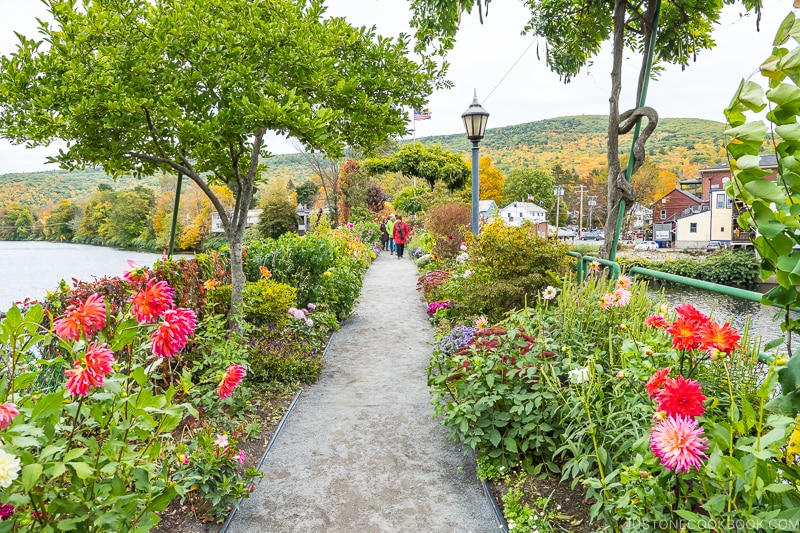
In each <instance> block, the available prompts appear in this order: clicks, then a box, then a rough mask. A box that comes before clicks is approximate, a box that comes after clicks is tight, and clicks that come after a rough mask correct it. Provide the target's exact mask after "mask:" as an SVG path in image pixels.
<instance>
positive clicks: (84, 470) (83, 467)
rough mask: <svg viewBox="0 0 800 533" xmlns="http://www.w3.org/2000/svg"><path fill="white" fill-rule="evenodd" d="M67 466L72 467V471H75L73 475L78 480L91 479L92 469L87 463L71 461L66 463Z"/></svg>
mask: <svg viewBox="0 0 800 533" xmlns="http://www.w3.org/2000/svg"><path fill="white" fill-rule="evenodd" d="M67 465H69V466H71V467H72V469H73V470H74V471H75V474H77V476H78V478H80V479H89V478H90V477H92V474H94V468H92V467H91V466H90V465H88V464H87V463H81V462H77V461H73V462H71V463H67Z"/></svg>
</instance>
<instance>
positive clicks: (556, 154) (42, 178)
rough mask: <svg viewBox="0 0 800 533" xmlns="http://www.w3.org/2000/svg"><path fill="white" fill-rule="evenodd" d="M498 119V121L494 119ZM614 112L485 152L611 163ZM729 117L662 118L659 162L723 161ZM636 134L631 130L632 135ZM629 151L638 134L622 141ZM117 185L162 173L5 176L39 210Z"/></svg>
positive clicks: (458, 144) (529, 127) (4, 195)
mask: <svg viewBox="0 0 800 533" xmlns="http://www.w3.org/2000/svg"><path fill="white" fill-rule="evenodd" d="M490 124H491V122H490ZM606 128H607V123H606V117H604V116H600V115H585V116H574V117H560V118H553V119H547V120H541V121H538V122H530V123H527V124H519V125H516V126H506V127H502V128H490V129H489V130H488V131H487V133H486V137H485V138H484V140H483V141H482V142H481V155H488V156H490V157H491V158H492V161H493V163H494V165H495V166H496V167H497V168H499V169H500V170H501V171H503V172H510V171H511V170H512V169H516V168H520V167H527V168H551V167H552V165H553V163H555V162H559V163H560V164H561V166H562V167H564V168H565V169H570V170H574V171H575V172H576V173H577V174H578V175H586V174H588V173H590V172H591V171H592V170H594V169H599V168H602V167H604V165H605V150H606V148H605V146H606ZM723 129H724V124H722V123H720V122H714V121H710V120H702V119H678V118H667V119H661V121H660V122H659V125H658V129H657V130H656V132H655V133H654V134H653V136H652V137H651V138H650V141H649V142H648V144H647V147H648V154H649V156H650V157H651V159H652V161H653V163H654V164H655V165H656V166H658V167H659V168H660V169H661V170H663V171H668V172H672V173H674V174H675V175H676V176H678V178H687V177H693V176H695V175H696V173H697V170H698V169H699V168H703V167H705V166H710V165H713V164H715V163H718V162H720V161H721V160H722V159H723V157H724V152H723V150H722V136H723ZM628 137H630V136H628ZM417 142H420V143H423V144H436V143H441V144H442V145H443V146H444V147H445V148H447V149H449V150H451V151H454V152H457V153H458V152H461V153H464V154H466V153H467V152H468V151H469V148H470V144H469V142H468V141H467V139H466V136H465V135H463V134H461V133H459V134H454V135H446V136H434V137H423V138H420V139H418V140H417ZM621 146H622V147H623V148H624V150H625V151H627V150H628V149H629V147H630V141H629V140H628V141H627V142H623V143H622V145H621ZM265 163H266V165H267V175H268V176H269V178H270V180H271V181H277V182H281V183H285V182H286V181H288V180H290V179H291V180H292V181H293V182H294V183H295V184H299V183H302V182H304V181H306V180H308V179H310V178H311V177H312V175H313V171H312V170H311V168H310V166H309V165H308V164H307V162H306V160H305V158H304V157H303V156H302V155H299V154H288V155H276V156H274V157H272V158H270V159H268V160H267V161H265ZM100 184H105V185H109V186H111V187H112V188H114V189H116V190H123V189H131V188H133V187H135V186H136V185H145V186H149V187H153V188H157V187H158V178H156V177H154V178H151V179H149V180H143V181H137V180H135V179H133V178H120V179H119V180H117V181H116V182H115V181H113V180H112V179H111V178H109V177H108V176H107V175H106V174H104V173H103V172H102V171H101V170H99V169H87V170H82V171H76V172H65V171H63V170H53V171H49V172H31V173H23V174H5V175H0V206H3V205H8V204H10V203H11V202H19V203H21V204H23V205H26V206H28V207H30V208H31V209H33V210H42V209H50V208H52V207H54V206H56V205H58V203H59V202H60V201H62V200H69V201H71V202H83V201H86V200H88V198H89V197H90V196H91V195H92V193H93V192H94V191H96V190H97V187H98V185H100Z"/></svg>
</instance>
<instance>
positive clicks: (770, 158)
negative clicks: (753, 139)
mask: <svg viewBox="0 0 800 533" xmlns="http://www.w3.org/2000/svg"><path fill="white" fill-rule="evenodd" d="M758 166H760V167H761V168H765V167H777V166H778V156H776V155H775V154H764V155H762V156H761V159H759V161H758ZM727 169H728V162H727V161H723V162H722V163H717V164H716V165H714V166H711V167H707V168H703V169H700V172H703V171H705V170H727Z"/></svg>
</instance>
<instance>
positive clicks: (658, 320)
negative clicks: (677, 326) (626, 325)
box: [644, 315, 669, 329]
mask: <svg viewBox="0 0 800 533" xmlns="http://www.w3.org/2000/svg"><path fill="white" fill-rule="evenodd" d="M644 325H645V326H649V327H651V328H658V329H667V328H668V327H669V322H668V321H667V319H666V318H664V317H663V316H661V315H650V316H649V317H647V318H645V319H644Z"/></svg>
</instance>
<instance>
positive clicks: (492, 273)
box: [436, 221, 569, 321]
mask: <svg viewBox="0 0 800 533" xmlns="http://www.w3.org/2000/svg"><path fill="white" fill-rule="evenodd" d="M469 240H470V241H472V237H470V239H469ZM566 251H567V247H566V245H564V244H563V243H560V242H558V241H555V240H547V239H543V238H542V237H540V236H539V235H538V234H537V233H536V230H535V228H533V227H532V226H529V225H525V226H519V227H514V226H506V225H505V224H504V223H503V222H502V221H497V222H494V223H491V224H488V225H487V226H485V227H484V228H483V229H482V230H481V233H480V236H479V238H478V239H477V240H476V241H475V242H474V243H471V244H470V246H469V248H468V250H467V251H465V252H463V253H462V254H461V255H459V256H458V257H457V258H456V259H457V266H456V268H455V271H454V273H453V275H452V277H451V279H450V281H449V282H448V283H447V285H445V286H444V287H442V289H441V290H440V291H437V293H436V298H437V299H449V300H452V301H453V302H454V303H455V304H456V306H455V307H456V310H457V311H458V312H459V313H460V314H461V315H462V316H466V317H475V316H478V315H486V316H487V317H488V318H489V319H490V320H495V321H496V320H499V319H500V318H501V317H502V316H503V315H504V314H505V313H506V312H508V311H509V310H512V309H515V308H516V309H520V308H522V307H525V306H526V305H530V304H532V303H533V302H534V301H536V298H537V295H538V293H539V292H541V291H542V289H544V288H545V287H546V286H548V285H550V284H553V283H556V284H557V283H558V281H557V280H558V278H559V276H561V275H564V274H565V273H566V272H567V271H568V264H569V263H568V256H567V255H566Z"/></svg>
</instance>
